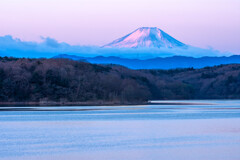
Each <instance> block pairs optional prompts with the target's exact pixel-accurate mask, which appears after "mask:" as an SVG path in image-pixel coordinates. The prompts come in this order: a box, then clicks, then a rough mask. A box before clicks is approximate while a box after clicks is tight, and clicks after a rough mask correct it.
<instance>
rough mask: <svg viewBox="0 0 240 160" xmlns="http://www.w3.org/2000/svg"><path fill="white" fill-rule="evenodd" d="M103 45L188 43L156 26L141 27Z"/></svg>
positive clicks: (181, 45) (181, 44)
mask: <svg viewBox="0 0 240 160" xmlns="http://www.w3.org/2000/svg"><path fill="white" fill-rule="evenodd" d="M103 47H109V48H114V47H117V48H143V47H144V48H179V47H180V48H187V47H188V45H186V44H184V43H182V42H180V41H178V40H176V39H175V38H173V37H171V36H170V35H168V34H167V33H166V32H164V31H162V30H161V29H159V28H157V27H141V28H138V29H137V30H135V31H133V32H132V33H130V34H128V35H126V36H124V37H122V38H119V39H117V40H115V41H113V42H111V43H109V44H107V45H104V46H103Z"/></svg>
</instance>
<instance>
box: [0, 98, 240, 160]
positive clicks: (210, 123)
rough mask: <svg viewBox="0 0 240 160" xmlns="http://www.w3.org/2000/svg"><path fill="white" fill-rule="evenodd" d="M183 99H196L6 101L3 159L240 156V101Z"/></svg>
mask: <svg viewBox="0 0 240 160" xmlns="http://www.w3.org/2000/svg"><path fill="white" fill-rule="evenodd" d="M173 102H174V103H175V102H176V101H168V102H166V103H171V104H172V103H173ZM178 102H179V101H178ZM180 102H181V103H184V104H185V103H191V105H158V104H156V105H146V106H101V107H99V106H91V107H87V106H81V107H73V106H62V107H57V106H55V107H34V106H32V107H31V106H30V107H24V106H21V107H4V106H3V107H0V159H3V160H10V159H11V160H16V159H17V160H18V159H24V160H30V159H37V160H38V159H39V160H40V159H44V160H50V159H51V160H52V159H62V160H64V159H73V160H75V159H76V160H77V159H78V160H92V159H93V160H159V159H164V160H175V159H178V160H186V159H191V160H192V159H194V160H206V159H209V160H213V159H218V160H239V159H240V101H237V100H236V101H180ZM164 103H165V102H164ZM193 103H205V105H196V104H193ZM206 104H207V105H206Z"/></svg>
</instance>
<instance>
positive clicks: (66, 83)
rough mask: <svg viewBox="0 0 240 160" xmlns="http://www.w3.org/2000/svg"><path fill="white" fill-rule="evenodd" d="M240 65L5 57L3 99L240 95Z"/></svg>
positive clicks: (0, 84)
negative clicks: (144, 66)
mask: <svg viewBox="0 0 240 160" xmlns="http://www.w3.org/2000/svg"><path fill="white" fill-rule="evenodd" d="M239 86H240V65H238V64H232V65H221V66H216V67H206V68H203V69H197V70H195V69H192V68H189V69H174V70H130V69H128V68H125V67H122V66H117V65H95V64H90V63H85V62H78V61H73V60H68V59H25V58H20V59H18V58H7V57H4V58H0V102H46V101H54V102H92V103H94V102H102V103H104V102H111V103H116V104H124V103H140V102H145V101H147V100H150V99H239V98H240V87H239Z"/></svg>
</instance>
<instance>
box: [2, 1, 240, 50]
mask: <svg viewBox="0 0 240 160" xmlns="http://www.w3.org/2000/svg"><path fill="white" fill-rule="evenodd" d="M139 27H158V28H160V29H162V30H164V31H165V32H167V33H169V34H170V35H172V36H173V37H175V38H176V39H178V40H180V41H182V42H184V43H187V44H190V45H193V46H197V47H202V48H207V47H210V46H211V47H213V48H214V49H217V50H220V51H230V52H233V53H240V0H0V36H3V35H12V36H14V37H18V38H20V39H22V40H27V41H40V40H41V38H40V36H43V37H52V38H55V39H57V40H58V41H60V42H67V43H70V44H73V45H104V44H106V43H109V42H111V41H112V40H114V39H116V38H120V37H122V36H124V35H126V34H127V33H129V32H132V31H133V30H135V29H137V28H139Z"/></svg>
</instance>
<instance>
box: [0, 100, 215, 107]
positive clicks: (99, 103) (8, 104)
mask: <svg viewBox="0 0 240 160" xmlns="http://www.w3.org/2000/svg"><path fill="white" fill-rule="evenodd" d="M175 101H176V102H174V100H172V101H171V102H168V101H164V100H163V101H161V102H150V101H143V102H116V101H115V102H114V101H112V102H103V101H95V102H53V101H49V102H0V107H11V106H13V107H17V106H19V107H21V106H38V107H44V106H49V107H51V106H59V107H61V106H123V105H131V106H132V105H214V104H213V103H201V102H181V100H175ZM186 101H187V100H186ZM189 101H191V100H189Z"/></svg>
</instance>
